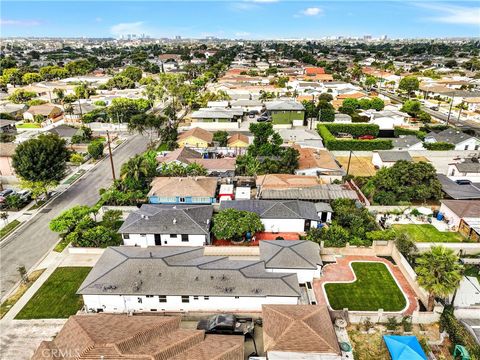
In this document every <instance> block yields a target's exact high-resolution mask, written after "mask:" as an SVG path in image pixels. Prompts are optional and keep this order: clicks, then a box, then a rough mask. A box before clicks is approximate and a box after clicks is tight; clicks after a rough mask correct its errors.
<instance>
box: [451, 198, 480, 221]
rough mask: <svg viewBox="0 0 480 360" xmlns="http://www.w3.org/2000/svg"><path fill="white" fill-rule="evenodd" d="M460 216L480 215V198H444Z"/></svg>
mask: <svg viewBox="0 0 480 360" xmlns="http://www.w3.org/2000/svg"><path fill="white" fill-rule="evenodd" d="M442 203H443V204H445V206H447V207H448V208H449V209H450V210H452V211H453V212H454V213H455V214H456V215H457V216H458V217H460V218H469V217H477V218H478V217H480V200H442Z"/></svg>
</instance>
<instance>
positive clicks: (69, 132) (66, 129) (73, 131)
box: [48, 124, 83, 142]
mask: <svg viewBox="0 0 480 360" xmlns="http://www.w3.org/2000/svg"><path fill="white" fill-rule="evenodd" d="M48 132H49V133H51V134H54V135H57V136H59V137H61V138H62V139H65V140H66V141H67V142H70V141H71V139H72V137H73V136H74V135H77V134H78V133H80V132H83V130H82V129H79V128H76V127H73V126H69V125H64V124H61V125H58V126H56V127H54V128H52V129H50V130H48Z"/></svg>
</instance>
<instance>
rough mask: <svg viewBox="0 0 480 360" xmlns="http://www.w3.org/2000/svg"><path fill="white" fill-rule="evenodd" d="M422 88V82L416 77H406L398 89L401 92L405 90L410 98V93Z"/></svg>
mask: <svg viewBox="0 0 480 360" xmlns="http://www.w3.org/2000/svg"><path fill="white" fill-rule="evenodd" d="M419 87H420V81H418V78H417V77H416V76H405V77H404V78H402V79H401V80H400V83H399V84H398V88H399V89H401V90H405V91H406V92H407V94H408V95H409V96H410V93H412V92H413V91H416V90H418V89H419Z"/></svg>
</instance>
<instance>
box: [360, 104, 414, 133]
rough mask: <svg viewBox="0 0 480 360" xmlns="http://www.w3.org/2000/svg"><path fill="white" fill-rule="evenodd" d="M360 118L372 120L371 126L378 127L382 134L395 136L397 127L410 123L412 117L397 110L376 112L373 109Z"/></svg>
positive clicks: (362, 114)
mask: <svg viewBox="0 0 480 360" xmlns="http://www.w3.org/2000/svg"><path fill="white" fill-rule="evenodd" d="M360 116H366V117H368V118H369V119H370V120H369V122H370V123H371V124H375V125H378V127H379V128H380V131H381V133H382V132H383V133H384V134H388V132H390V134H389V135H393V131H394V129H395V127H397V126H398V127H400V126H404V125H406V124H407V123H408V119H409V118H410V115H408V114H407V113H404V112H402V111H397V110H382V111H376V110H373V109H370V110H364V111H362V112H361V113H360Z"/></svg>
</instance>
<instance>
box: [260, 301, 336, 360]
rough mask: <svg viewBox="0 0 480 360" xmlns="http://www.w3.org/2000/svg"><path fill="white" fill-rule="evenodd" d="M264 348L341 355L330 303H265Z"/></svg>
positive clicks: (263, 308) (263, 307)
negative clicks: (331, 317)
mask: <svg viewBox="0 0 480 360" xmlns="http://www.w3.org/2000/svg"><path fill="white" fill-rule="evenodd" d="M262 315H263V342H264V345H263V347H264V350H265V351H266V352H268V351H285V352H299V353H324V354H325V353H328V354H336V355H340V348H339V346H338V340H337V336H336V335H335V330H334V328H333V325H332V321H331V319H330V314H329V312H328V309H327V306H326V305H263V306H262Z"/></svg>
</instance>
